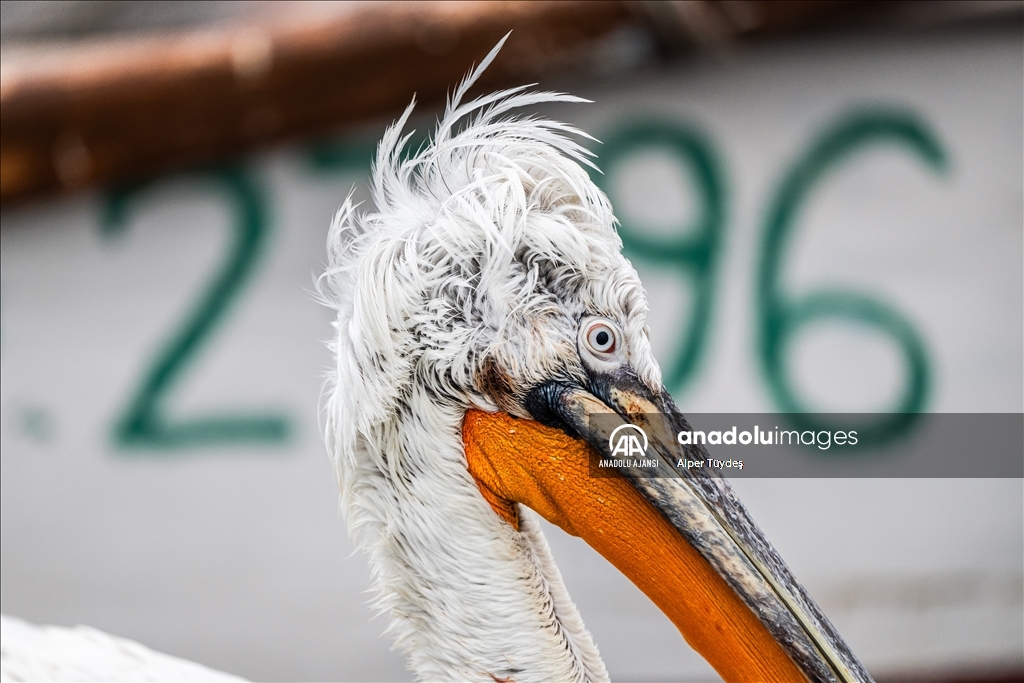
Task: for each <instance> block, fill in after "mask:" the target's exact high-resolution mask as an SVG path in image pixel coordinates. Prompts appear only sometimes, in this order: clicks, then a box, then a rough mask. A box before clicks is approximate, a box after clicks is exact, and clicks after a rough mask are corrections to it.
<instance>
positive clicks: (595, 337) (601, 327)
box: [585, 322, 618, 354]
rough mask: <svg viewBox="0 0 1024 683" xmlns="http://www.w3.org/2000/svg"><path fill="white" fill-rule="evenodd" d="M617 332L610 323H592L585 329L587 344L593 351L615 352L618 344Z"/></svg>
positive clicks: (601, 352) (602, 352)
mask: <svg viewBox="0 0 1024 683" xmlns="http://www.w3.org/2000/svg"><path fill="white" fill-rule="evenodd" d="M617 337H618V334H617V333H616V331H615V328H613V327H612V326H611V325H608V324H607V323H601V322H598V323H594V324H593V325H591V326H590V328H589V329H588V330H587V334H586V337H585V339H586V341H587V346H588V347H590V350H591V351H593V352H594V353H600V354H609V353H615V349H616V347H617V346H618V339H617Z"/></svg>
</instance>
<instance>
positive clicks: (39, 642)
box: [0, 36, 871, 683]
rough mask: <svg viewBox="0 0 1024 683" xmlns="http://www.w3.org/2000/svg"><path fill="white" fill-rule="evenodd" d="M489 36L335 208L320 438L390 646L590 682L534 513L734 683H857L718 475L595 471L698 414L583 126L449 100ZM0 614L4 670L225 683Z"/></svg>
mask: <svg viewBox="0 0 1024 683" xmlns="http://www.w3.org/2000/svg"><path fill="white" fill-rule="evenodd" d="M506 39H507V36H506ZM503 43H504V39H503V40H502V41H501V42H499V43H498V45H497V46H496V47H495V48H494V50H492V51H491V53H490V54H488V56H487V57H486V58H485V59H484V60H483V61H482V62H481V64H480V66H479V67H477V68H476V69H475V70H474V71H473V72H472V73H470V75H469V76H467V78H466V79H465V80H464V81H463V82H462V84H461V85H460V86H459V87H458V88H457V89H456V90H455V92H454V93H453V95H452V97H451V99H450V101H449V104H448V107H447V110H446V113H445V115H444V117H443V118H442V120H441V121H440V122H439V123H438V126H437V130H436V132H435V134H434V136H433V139H432V140H430V141H429V143H428V144H426V145H425V146H424V147H422V148H421V149H420V150H419V151H417V152H416V153H415V154H413V155H412V156H410V157H408V158H403V148H404V147H405V145H406V143H407V142H408V140H409V135H410V134H406V135H403V130H404V128H405V126H406V123H407V122H408V119H409V116H410V114H411V113H412V111H413V104H410V106H409V107H408V108H407V109H406V110H405V112H404V114H403V115H402V116H401V117H400V118H399V119H398V121H397V122H396V123H395V124H394V125H392V126H391V127H390V128H389V129H388V130H387V132H386V133H385V135H384V137H383V140H382V141H381V143H380V146H379V148H378V152H377V157H376V162H375V165H374V172H373V179H372V180H373V187H372V190H373V198H374V201H375V204H376V210H375V211H374V212H371V213H365V214H358V213H357V208H358V207H356V206H355V205H354V203H353V202H352V199H351V194H350V195H349V198H348V199H347V200H346V201H345V202H344V203H343V205H342V207H341V209H340V210H339V211H338V213H337V215H336V216H335V219H334V222H333V223H332V226H331V229H330V232H329V237H328V255H329V262H328V267H327V269H326V271H325V272H324V274H323V275H322V276H321V278H320V280H319V289H320V292H321V296H322V298H323V299H324V300H325V301H326V302H327V303H328V304H329V305H330V306H332V307H333V308H335V309H336V311H337V319H336V321H335V323H334V324H335V330H336V336H335V337H334V339H333V340H332V341H331V344H330V345H331V348H332V351H333V359H334V366H333V368H332V381H331V383H330V386H329V390H328V392H327V405H326V415H327V419H326V427H325V431H326V440H327V445H328V450H329V452H330V454H331V455H332V457H333V459H334V463H335V470H336V473H337V478H338V483H339V486H340V489H341V505H342V509H343V512H344V514H345V516H346V518H347V522H348V526H349V530H350V533H351V535H352V537H353V539H354V541H355V543H356V545H357V546H358V547H360V548H361V549H362V550H364V551H365V552H366V554H367V555H368V556H369V560H370V563H371V565H372V569H373V577H374V589H375V592H376V598H375V605H376V607H377V608H378V609H379V610H381V611H383V612H385V613H387V614H388V615H389V617H390V622H389V626H388V631H389V632H390V634H391V636H392V637H393V638H394V640H395V642H396V644H397V646H398V647H399V648H400V649H401V650H402V651H403V652H404V653H405V655H406V658H407V661H408V665H409V667H410V668H411V669H412V670H413V671H414V672H415V673H416V675H417V676H418V677H419V678H421V679H423V680H480V681H518V682H524V681H601V680H607V679H608V672H607V670H606V669H605V666H604V663H603V662H602V660H601V657H600V655H599V653H598V650H597V646H596V645H595V643H594V641H593V638H592V637H591V635H590V634H589V633H588V632H587V630H586V628H585V627H584V625H583V621H582V619H581V618H580V615H579V612H578V611H577V609H576V607H575V605H574V604H573V602H572V600H571V599H570V597H569V595H568V593H567V591H566V589H565V585H564V584H563V582H562V578H561V576H560V574H559V572H558V568H557V567H556V566H555V564H554V561H553V560H552V557H551V553H550V550H549V548H548V545H547V542H546V540H545V538H544V536H543V534H542V533H541V529H540V526H539V519H538V518H539V517H544V518H545V519H547V520H548V521H550V522H552V523H554V524H556V525H557V526H559V527H561V528H562V529H564V530H565V531H567V532H569V533H571V534H574V535H577V536H580V537H582V538H583V539H584V540H585V541H586V542H587V543H589V544H590V545H591V546H593V547H594V548H595V549H596V550H597V551H598V552H600V553H601V554H602V555H603V556H604V557H606V558H607V559H608V560H609V561H610V562H612V564H614V565H615V566H616V567H617V568H618V569H620V570H621V571H622V572H623V573H624V574H626V576H628V577H629V578H630V579H631V580H632V581H633V582H634V583H635V584H636V585H637V586H638V587H639V588H640V589H641V590H642V591H643V592H644V593H646V594H647V596H648V597H650V598H651V600H652V601H654V603H655V604H656V605H658V607H659V608H661V609H662V611H664V612H665V614H666V615H667V616H668V617H669V618H670V619H671V620H672V622H673V623H674V624H675V625H676V626H677V627H678V629H679V631H680V632H681V634H682V635H683V637H684V638H685V639H686V640H687V642H689V643H690V645H691V646H693V648H694V649H695V650H697V651H698V652H699V653H701V654H702V655H703V656H704V657H705V659H707V660H708V662H709V663H710V664H711V665H712V666H713V667H714V668H715V669H716V670H717V671H718V672H719V673H720V674H721V675H722V677H723V678H724V679H725V680H727V681H808V680H809V681H813V682H818V681H828V682H839V683H850V682H865V681H871V677H870V676H869V675H868V673H867V672H866V671H865V669H864V667H863V666H862V665H861V664H860V663H859V662H858V660H857V659H856V657H855V656H854V655H853V654H852V653H851V652H850V649H849V648H848V647H847V646H846V644H845V643H844V642H843V640H842V638H840V636H839V635H838V634H837V633H836V630H835V628H834V627H833V626H832V624H831V623H830V622H829V621H828V619H827V618H826V617H825V616H824V615H823V614H822V613H821V611H820V609H819V608H818V607H817V605H815V603H814V602H813V601H812V600H811V598H810V597H809V596H808V595H807V593H806V591H804V589H803V588H802V587H801V586H800V585H799V584H798V583H797V582H796V581H795V580H794V578H793V577H792V575H791V573H790V572H789V570H788V569H787V568H786V565H785V564H784V563H783V561H782V560H781V559H780V558H779V556H778V554H777V553H776V552H775V550H774V549H773V548H772V546H771V545H770V544H769V543H768V542H767V541H766V540H765V538H764V535H763V534H762V533H761V532H760V530H759V529H758V528H757V526H756V525H755V524H754V523H753V521H751V519H750V517H749V515H748V514H747V511H746V510H745V508H744V507H743V505H742V504H741V503H740V502H739V500H738V499H737V498H736V496H735V494H734V493H733V491H732V489H731V487H730V486H729V484H728V482H727V481H726V480H725V479H722V478H720V477H715V476H697V475H694V474H692V473H691V472H690V471H689V470H684V471H682V472H679V473H678V476H676V477H672V478H650V479H648V478H640V477H637V476H635V475H633V474H632V473H631V471H630V470H628V469H626V468H623V470H621V472H620V473H619V474H614V475H613V476H611V477H596V476H592V475H591V473H590V470H589V466H588V462H589V460H588V458H590V457H591V456H592V455H594V454H595V453H596V454H598V455H601V456H604V457H608V456H611V455H612V449H611V445H610V442H609V431H610V432H612V433H614V432H615V430H617V429H620V428H621V427H623V426H626V425H631V426H633V427H636V428H639V429H641V430H643V431H644V434H645V436H646V435H648V433H649V435H650V442H649V449H648V453H649V454H651V453H653V454H654V455H656V456H657V457H658V458H660V459H662V460H663V461H664V463H665V465H666V466H669V467H673V465H672V463H673V462H674V460H673V459H672V458H671V457H670V455H671V454H672V453H673V450H674V448H675V447H676V446H675V442H674V441H673V437H672V435H673V434H674V433H676V432H678V431H683V430H689V425H688V424H687V423H686V420H685V418H683V416H682V415H681V414H680V412H679V410H678V408H677V407H676V406H675V404H674V403H673V401H672V398H671V397H670V396H669V394H668V392H667V391H666V390H665V389H664V387H663V386H662V385H661V373H660V370H659V368H658V364H657V362H656V361H655V359H654V356H653V355H652V353H651V347H650V343H649V342H648V334H647V327H646V325H645V317H646V315H647V302H646V298H645V293H644V290H643V287H642V286H641V284H640V281H639V279H638V277H637V274H636V272H635V271H634V269H633V267H632V266H631V265H630V263H629V261H627V260H626V259H625V258H624V257H623V256H622V253H621V252H622V243H621V241H620V240H619V238H618V236H617V234H616V232H615V218H614V215H613V213H612V209H611V206H610V205H609V202H608V199H607V198H606V197H605V195H604V194H602V192H601V191H600V190H599V189H598V188H597V187H596V186H595V185H594V184H593V183H592V182H591V180H590V178H589V176H588V174H587V172H586V170H585V169H584V167H585V166H592V165H593V162H592V161H591V160H590V154H589V153H588V152H587V151H586V150H585V149H584V148H583V147H582V146H581V145H580V144H579V143H577V142H575V141H574V139H575V138H578V137H583V138H587V137H588V136H586V135H585V134H584V133H582V132H581V131H579V130H576V129H575V128H573V127H571V126H568V125H566V124H563V123H558V122H555V121H549V120H544V119H538V118H522V117H520V118H516V117H513V116H510V115H508V113H509V112H510V111H512V110H514V109H517V108H521V107H527V106H532V105H536V104H541V103H553V102H582V101H583V100H581V99H579V98H576V97H572V96H569V95H564V94H557V93H543V92H529V91H528V90H527V88H528V87H529V86H523V87H520V88H513V89H511V90H505V91H501V92H497V93H494V94H492V95H488V96H485V97H481V98H478V99H475V100H472V101H469V102H465V103H464V102H463V100H464V99H465V96H466V93H467V91H468V90H469V88H470V87H471V86H472V85H473V84H474V83H475V82H476V80H477V79H478V78H479V77H480V74H481V73H483V71H484V70H485V69H486V68H487V66H488V65H489V64H490V63H491V61H493V59H494V57H495V55H496V54H497V52H498V50H499V49H500V48H501V46H502V44H503ZM460 121H463V122H465V123H464V125H463V126H462V127H461V128H457V126H458V124H459V122H460ZM659 415H660V416H661V417H662V418H663V419H662V420H660V421H659V420H654V419H652V418H651V416H659ZM592 416H601V417H602V421H601V424H603V425H604V426H603V427H599V426H595V425H596V422H594V423H592V420H590V419H589V418H590V417H592ZM688 448H689V447H688ZM692 448H694V449H696V450H693V451H687V454H688V455H689V456H697V457H703V458H706V457H707V454H706V452H704V450H703V447H702V446H695V447H692ZM0 623H2V627H3V633H4V636H3V647H2V653H0V654H2V657H0V674H2V675H0V678H2V679H3V680H26V679H35V680H44V679H48V680H61V679H76V680H238V679H235V678H234V677H232V676H229V675H227V674H223V673H221V672H218V671H213V670H211V669H207V668H205V667H202V666H200V665H194V664H191V663H189V662H185V661H183V660H180V659H177V658H173V657H168V656H166V655H162V654H159V653H154V652H152V651H151V650H148V649H146V648H144V647H143V646H141V645H138V644H137V643H133V642H131V641H127V640H124V639H121V638H116V637H112V636H108V635H106V634H102V633H99V632H97V631H94V630H92V629H88V628H85V627H78V628H76V629H63V628H59V627H47V628H42V629H40V628H37V627H34V626H32V625H30V624H26V623H24V622H21V621H20V620H16V619H11V618H8V617H4V618H3V619H2V622H0Z"/></svg>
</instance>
